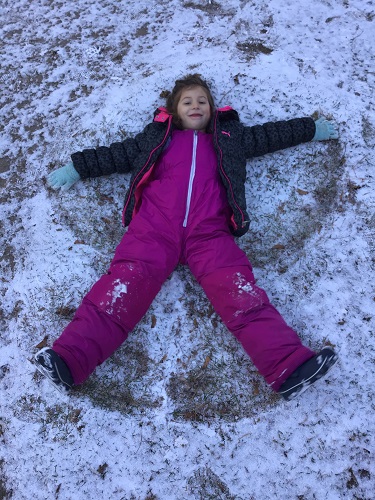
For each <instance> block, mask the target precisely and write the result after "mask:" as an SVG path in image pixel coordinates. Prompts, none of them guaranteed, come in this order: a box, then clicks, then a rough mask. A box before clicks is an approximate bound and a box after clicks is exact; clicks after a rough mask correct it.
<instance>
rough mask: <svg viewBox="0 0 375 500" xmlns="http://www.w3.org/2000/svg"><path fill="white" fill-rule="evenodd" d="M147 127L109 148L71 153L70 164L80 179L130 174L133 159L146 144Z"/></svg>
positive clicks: (103, 147)
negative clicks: (71, 163)
mask: <svg viewBox="0 0 375 500" xmlns="http://www.w3.org/2000/svg"><path fill="white" fill-rule="evenodd" d="M149 127H150V125H148V126H147V127H146V128H145V129H144V131H143V132H141V133H140V134H138V135H136V136H135V137H134V138H129V139H125V140H124V141H122V142H114V143H113V144H111V145H110V146H99V147H98V148H96V149H84V150H83V151H80V152H77V153H73V154H72V155H71V158H72V162H73V165H74V168H75V169H76V170H77V172H78V173H79V175H80V177H81V179H86V178H88V177H99V176H101V175H110V174H113V173H127V172H130V171H131V170H132V169H133V165H134V160H135V158H136V157H137V156H138V155H139V153H140V152H141V151H142V147H143V146H142V145H143V144H144V143H145V142H146V143H147V132H148V128H149Z"/></svg>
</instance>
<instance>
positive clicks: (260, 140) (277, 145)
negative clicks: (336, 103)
mask: <svg viewBox="0 0 375 500" xmlns="http://www.w3.org/2000/svg"><path fill="white" fill-rule="evenodd" d="M337 138H338V133H337V126H336V125H335V124H334V123H333V122H330V121H328V120H326V119H325V118H320V119H319V120H316V121H314V120H313V119H312V118H308V117H306V118H294V119H292V120H285V121H277V122H269V123H265V124H264V125H255V126H253V127H245V129H244V133H243V144H244V149H245V152H246V157H247V158H252V157H254V156H262V155H264V154H267V153H273V152H275V151H278V150H281V149H286V148H290V147H292V146H297V145H298V144H301V143H303V142H309V141H312V140H315V141H322V140H327V139H337Z"/></svg>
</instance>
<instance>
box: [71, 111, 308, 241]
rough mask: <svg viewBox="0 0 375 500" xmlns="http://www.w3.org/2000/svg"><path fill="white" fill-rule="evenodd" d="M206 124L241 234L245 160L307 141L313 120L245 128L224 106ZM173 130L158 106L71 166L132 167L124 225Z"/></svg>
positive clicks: (99, 171)
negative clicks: (145, 121) (137, 128)
mask: <svg viewBox="0 0 375 500" xmlns="http://www.w3.org/2000/svg"><path fill="white" fill-rule="evenodd" d="M210 127H211V130H212V132H213V136H214V147H215V151H216V154H217V158H218V167H219V171H220V175H221V179H222V182H223V184H224V186H225V188H226V190H227V195H228V202H229V204H230V206H231V208H232V211H233V217H232V224H233V226H232V228H231V229H232V232H233V234H234V235H235V236H242V235H243V234H245V233H246V232H247V230H248V229H249V224H250V222H249V216H248V214H247V210H246V198H245V181H246V161H247V160H248V159H250V158H252V157H255V156H262V155H264V154H266V153H272V152H274V151H277V150H280V149H285V148H288V147H291V146H296V145H297V144H300V143H302V142H307V141H310V140H311V139H312V138H313V137H314V134H315V123H314V120H313V119H312V118H295V119H293V120H288V121H278V122H270V123H266V124H264V125H255V126H253V127H247V126H244V125H243V124H242V123H241V122H240V121H239V118H238V114H237V112H236V111H234V110H233V109H232V108H229V107H226V108H221V109H218V110H216V111H215V113H214V116H213V118H212V122H211V125H210ZM172 130H173V125H172V117H171V116H170V115H168V114H167V112H166V110H165V108H159V109H158V110H157V111H156V112H155V119H154V121H153V122H152V123H150V124H149V125H147V126H146V128H145V129H144V131H143V132H142V133H140V134H138V135H136V136H135V137H134V138H132V139H126V140H125V141H123V142H116V143H114V144H112V145H111V146H109V147H99V148H97V149H85V150H83V151H82V152H79V153H74V154H73V155H72V161H73V165H74V168H75V169H76V170H77V172H78V173H79V175H80V176H81V178H82V179H85V178H88V177H98V176H100V175H108V174H112V173H114V172H119V173H126V172H130V171H132V177H131V180H130V187H129V189H128V192H127V194H126V197H125V206H124V213H123V222H124V224H125V225H128V224H129V223H130V221H131V218H132V215H133V210H134V204H135V191H136V188H137V186H138V185H139V184H140V181H141V180H142V178H143V177H144V175H145V174H146V173H148V172H149V170H150V169H151V168H152V167H153V165H154V164H155V161H156V160H157V158H158V157H159V155H160V153H161V152H162V151H163V147H164V145H165V143H166V142H167V140H168V138H169V137H170V135H171V133H172Z"/></svg>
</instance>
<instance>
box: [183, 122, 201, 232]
mask: <svg viewBox="0 0 375 500" xmlns="http://www.w3.org/2000/svg"><path fill="white" fill-rule="evenodd" d="M197 145H198V132H197V131H196V130H195V131H194V142H193V159H192V161H191V167H190V178H189V187H188V194H187V199H186V212H185V219H184V222H183V224H182V226H183V227H186V226H187V221H188V217H189V210H190V203H191V193H192V192H193V181H194V176H195V167H196V160H197Z"/></svg>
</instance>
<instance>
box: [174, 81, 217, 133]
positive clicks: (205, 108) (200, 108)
mask: <svg viewBox="0 0 375 500" xmlns="http://www.w3.org/2000/svg"><path fill="white" fill-rule="evenodd" d="M177 114H178V117H179V119H180V120H181V125H182V128H183V129H193V130H200V131H202V132H204V131H205V130H206V128H207V125H208V122H209V121H210V118H211V107H210V104H209V102H208V98H207V94H206V92H205V90H204V89H203V88H202V87H191V88H187V89H185V90H183V91H182V93H181V97H180V100H179V101H178V105H177Z"/></svg>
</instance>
